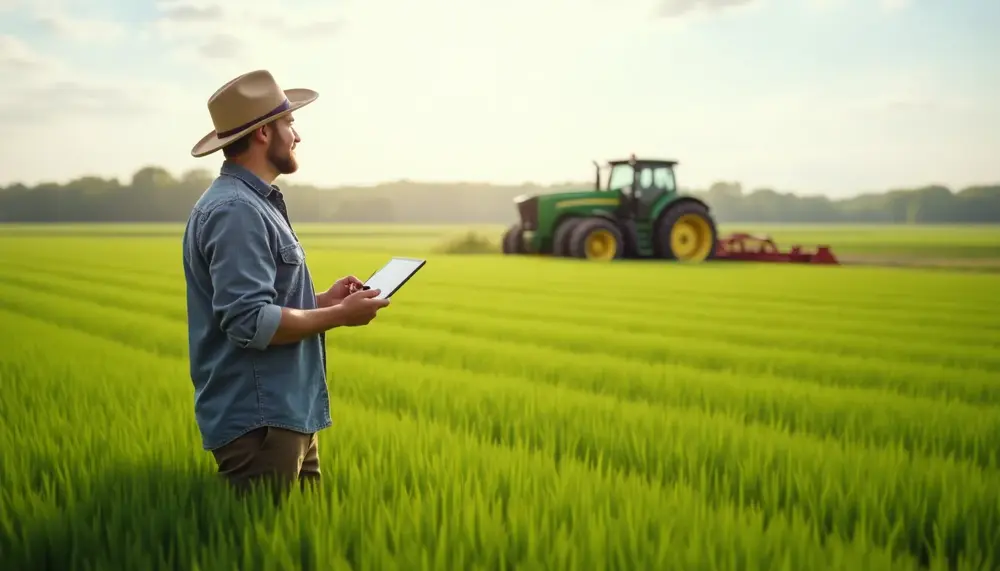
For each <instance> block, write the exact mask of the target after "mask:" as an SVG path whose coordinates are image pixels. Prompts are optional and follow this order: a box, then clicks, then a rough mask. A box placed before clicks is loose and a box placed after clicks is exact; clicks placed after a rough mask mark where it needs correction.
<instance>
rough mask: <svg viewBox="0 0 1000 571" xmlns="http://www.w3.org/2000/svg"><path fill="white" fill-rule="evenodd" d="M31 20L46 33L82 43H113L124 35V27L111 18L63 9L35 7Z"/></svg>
mask: <svg viewBox="0 0 1000 571" xmlns="http://www.w3.org/2000/svg"><path fill="white" fill-rule="evenodd" d="M33 12H34V13H33V14H32V20H34V21H35V23H37V24H39V25H40V26H41V27H42V29H43V30H45V31H46V32H47V33H50V34H55V35H57V36H59V37H61V38H66V39H69V40H72V41H75V42H79V43H84V44H94V43H105V44H106V43H114V42H117V41H121V40H122V39H124V37H125V33H126V29H125V27H124V26H123V25H122V24H120V23H118V22H115V21H113V20H107V19H99V18H86V17H81V16H77V15H75V14H72V13H70V12H68V11H66V10H64V9H56V8H52V7H48V8H46V7H37V8H34V9H33Z"/></svg>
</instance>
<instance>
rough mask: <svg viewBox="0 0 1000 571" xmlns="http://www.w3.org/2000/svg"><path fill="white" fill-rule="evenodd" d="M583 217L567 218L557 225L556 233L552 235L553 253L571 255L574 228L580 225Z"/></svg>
mask: <svg viewBox="0 0 1000 571" xmlns="http://www.w3.org/2000/svg"><path fill="white" fill-rule="evenodd" d="M581 220H582V219H581V218H566V219H565V220H563V221H562V222H560V223H559V226H557V227H556V233H555V235H554V236H553V237H552V254H553V255H556V256H564V257H567V258H568V257H570V256H571V254H570V247H569V240H570V236H572V235H573V230H575V229H576V227H577V226H579V225H580V221H581Z"/></svg>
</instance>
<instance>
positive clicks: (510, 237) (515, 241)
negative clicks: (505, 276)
mask: <svg viewBox="0 0 1000 571" xmlns="http://www.w3.org/2000/svg"><path fill="white" fill-rule="evenodd" d="M521 231H522V230H521V223H520V222H516V223H514V224H511V225H510V227H509V228H507V231H506V232H504V233H503V253H504V254H508V255H511V254H524V253H525V249H524V241H523V240H522V235H521Z"/></svg>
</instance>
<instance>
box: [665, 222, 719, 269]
mask: <svg viewBox="0 0 1000 571" xmlns="http://www.w3.org/2000/svg"><path fill="white" fill-rule="evenodd" d="M670 249H671V250H673V252H674V256H676V257H677V259H678V260H680V261H682V262H701V261H703V260H705V259H706V258H708V255H709V254H711V253H712V229H711V228H710V227H709V225H708V220H706V219H705V218H704V217H703V216H699V215H698V214H685V215H683V216H681V217H680V219H679V220H677V222H676V223H674V227H673V228H672V229H671V230H670Z"/></svg>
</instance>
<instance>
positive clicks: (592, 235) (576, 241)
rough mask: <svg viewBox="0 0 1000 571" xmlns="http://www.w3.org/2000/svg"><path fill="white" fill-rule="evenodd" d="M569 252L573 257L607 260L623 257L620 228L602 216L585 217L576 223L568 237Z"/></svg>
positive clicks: (623, 242)
mask: <svg viewBox="0 0 1000 571" xmlns="http://www.w3.org/2000/svg"><path fill="white" fill-rule="evenodd" d="M569 252H570V255H571V256H573V257H574V258H586V259H588V260H599V261H607V260H614V259H619V258H622V257H624V255H625V240H624V238H623V237H622V232H621V230H619V229H618V227H617V226H616V225H615V224H614V223H613V222H611V221H610V220H606V219H604V218H586V219H583V220H580V221H579V222H578V223H577V224H576V228H574V229H573V232H572V233H571V234H570V237H569Z"/></svg>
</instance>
